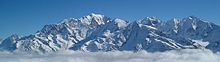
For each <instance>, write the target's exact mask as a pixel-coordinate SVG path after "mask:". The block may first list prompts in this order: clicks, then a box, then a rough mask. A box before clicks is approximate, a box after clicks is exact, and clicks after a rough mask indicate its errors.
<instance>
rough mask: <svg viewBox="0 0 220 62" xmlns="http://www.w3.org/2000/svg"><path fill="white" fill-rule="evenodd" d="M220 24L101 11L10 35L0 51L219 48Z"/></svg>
mask: <svg viewBox="0 0 220 62" xmlns="http://www.w3.org/2000/svg"><path fill="white" fill-rule="evenodd" d="M219 32H220V27H219V26H217V25H215V24H213V23H210V22H205V21H203V20H201V19H199V18H197V17H194V16H189V17H186V18H184V19H176V18H174V19H171V20H169V21H161V20H159V19H158V18H156V17H146V18H144V19H143V20H139V21H135V22H128V21H125V20H122V19H111V18H109V17H106V16H104V15H101V14H94V13H92V14H90V15H88V16H84V17H82V18H79V19H74V18H70V19H65V20H63V22H61V23H57V24H51V25H45V26H44V27H43V29H41V30H39V31H37V32H36V33H35V34H32V35H29V36H25V37H19V36H18V35H12V36H10V37H8V38H6V39H4V40H3V42H2V43H1V45H0V49H1V50H5V51H10V52H16V53H24V52H25V53H40V54H41V53H42V54H43V53H50V52H57V51H62V50H80V51H88V52H97V51H117V50H119V51H124V50H126V51H134V52H136V51H139V50H146V51H149V52H156V51H167V50H179V49H210V50H211V51H213V52H217V51H220V33H219Z"/></svg>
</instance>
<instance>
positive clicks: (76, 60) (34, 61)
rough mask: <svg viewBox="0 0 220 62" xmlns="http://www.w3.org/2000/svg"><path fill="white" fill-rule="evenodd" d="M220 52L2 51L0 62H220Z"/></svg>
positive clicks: (188, 50) (185, 50)
mask: <svg viewBox="0 0 220 62" xmlns="http://www.w3.org/2000/svg"><path fill="white" fill-rule="evenodd" d="M219 61H220V53H212V52H211V51H209V50H201V49H184V50H171V51H166V52H154V53H150V52H146V51H139V52H136V53H134V52H130V51H114V52H81V51H63V52H58V53H54V54H48V55H19V54H11V53H8V52H1V53H0V62H219Z"/></svg>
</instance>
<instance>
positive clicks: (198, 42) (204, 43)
mask: <svg viewBox="0 0 220 62" xmlns="http://www.w3.org/2000/svg"><path fill="white" fill-rule="evenodd" d="M192 41H193V42H196V43H197V44H199V45H201V46H203V47H206V46H207V45H209V42H204V41H202V40H192Z"/></svg>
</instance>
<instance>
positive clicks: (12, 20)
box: [0, 0, 220, 38]
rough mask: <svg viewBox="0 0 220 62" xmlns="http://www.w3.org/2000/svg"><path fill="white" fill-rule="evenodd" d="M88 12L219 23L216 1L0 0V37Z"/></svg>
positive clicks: (219, 9) (26, 32) (218, 2)
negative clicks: (200, 19) (192, 18)
mask: <svg viewBox="0 0 220 62" xmlns="http://www.w3.org/2000/svg"><path fill="white" fill-rule="evenodd" d="M92 12H94V13H101V14H104V15H106V16H109V17H112V18H121V19H125V20H131V21H134V20H137V19H142V18H144V17H146V16H156V17H159V18H160V19H164V20H169V19H171V18H174V17H177V18H184V17H187V16H190V15H193V16H197V17H200V18H202V19H205V20H209V21H210V22H213V23H216V24H218V25H220V0H0V38H5V37H8V36H10V35H11V34H15V33H16V34H19V35H29V34H32V33H35V32H36V31H37V30H40V29H41V28H42V27H43V26H44V25H46V24H52V23H57V22H59V21H61V20H62V19H65V18H71V17H74V18H79V17H82V16H85V15H88V14H90V13H92Z"/></svg>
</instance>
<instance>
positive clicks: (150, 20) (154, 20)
mask: <svg viewBox="0 0 220 62" xmlns="http://www.w3.org/2000/svg"><path fill="white" fill-rule="evenodd" d="M160 22H161V21H160V20H159V19H158V18H156V17H146V18H144V19H143V20H142V21H141V23H142V24H145V25H150V26H156V25H157V24H159V23H160Z"/></svg>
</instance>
